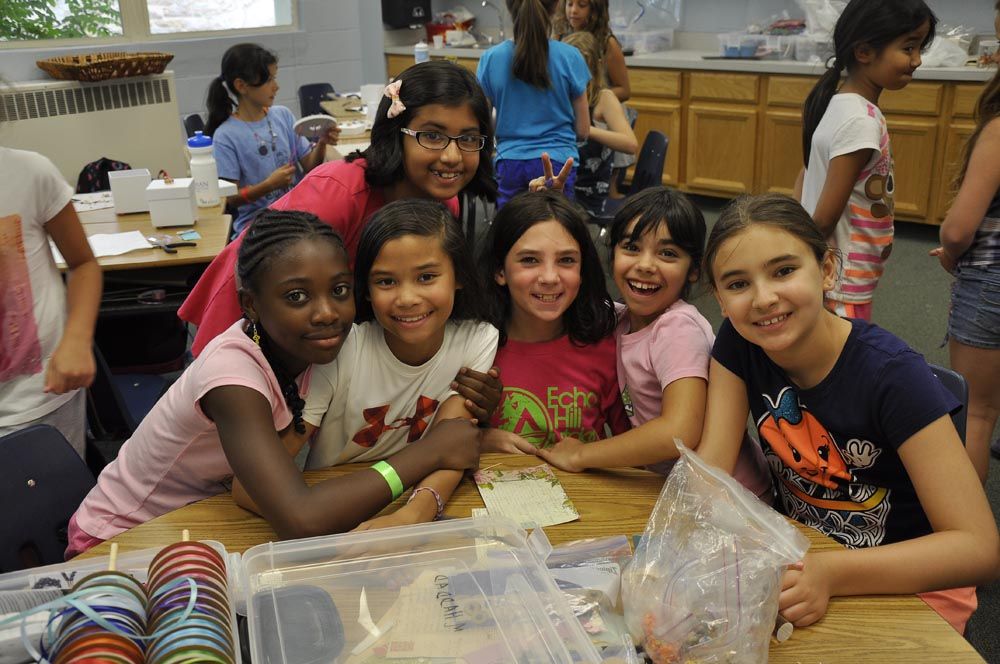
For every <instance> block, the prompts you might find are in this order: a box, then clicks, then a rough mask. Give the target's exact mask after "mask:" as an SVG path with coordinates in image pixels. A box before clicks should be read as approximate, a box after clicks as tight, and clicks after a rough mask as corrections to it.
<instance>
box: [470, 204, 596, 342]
mask: <svg viewBox="0 0 1000 664" xmlns="http://www.w3.org/2000/svg"><path fill="white" fill-rule="evenodd" d="M551 220H555V221H557V222H559V224H560V225H561V226H562V227H563V228H565V229H566V232H568V233H569V234H570V235H571V236H572V237H573V239H574V240H576V243H577V245H579V247H580V291H579V292H578V293H577V296H576V299H575V300H573V303H572V304H571V305H570V306H569V308H568V309H567V310H566V312H565V313H564V314H563V324H564V327H565V329H566V333H567V335H569V338H570V341H572V342H573V343H574V344H577V345H584V344H593V343H597V342H598V341H600V340H601V339H603V338H604V337H606V336H608V335H609V334H611V333H612V332H613V331H614V329H615V305H614V302H612V300H611V296H610V295H608V290H607V287H606V286H605V282H604V271H603V270H602V269H601V259H600V256H598V254H597V248H596V247H595V246H594V242H593V240H591V238H590V231H589V230H588V229H587V213H586V212H584V211H583V209H582V208H581V207H579V206H578V205H576V204H575V203H572V202H571V201H569V200H567V199H566V197H565V196H563V195H562V194H559V193H555V192H552V191H549V190H547V189H546V190H543V191H538V192H531V193H523V194H518V195H517V196H515V197H514V198H512V199H511V200H510V202H509V203H507V204H506V205H504V206H503V208H501V210H500V212H498V213H497V216H496V219H494V220H493V225H492V226H491V227H490V230H489V232H488V233H487V235H486V240H485V241H484V243H483V249H482V252H481V253H480V256H479V269H480V274H481V278H482V282H483V287H484V288H485V290H486V294H487V297H486V299H487V301H488V302H489V304H490V315H489V321H490V322H491V323H493V326H494V327H496V328H497V329H498V330H500V343H501V344H503V343H506V341H507V332H506V329H507V322H508V321H509V320H510V316H511V299H510V291H509V290H508V289H507V287H506V286H501V285H500V284H498V283H497V282H496V275H497V273H498V272H500V271H501V270H502V269H503V267H504V261H506V260H507V254H508V253H510V249H511V247H513V246H514V244H515V243H516V242H517V241H518V240H519V239H521V236H522V235H524V234H525V233H526V232H527V231H528V229H529V228H531V227H532V226H534V225H535V224H538V223H541V222H543V221H551Z"/></svg>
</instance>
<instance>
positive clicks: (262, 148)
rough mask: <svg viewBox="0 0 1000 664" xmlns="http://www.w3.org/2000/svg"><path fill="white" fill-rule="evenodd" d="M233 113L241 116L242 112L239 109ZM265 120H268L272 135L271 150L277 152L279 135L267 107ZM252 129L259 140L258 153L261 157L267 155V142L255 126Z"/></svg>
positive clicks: (268, 127)
mask: <svg viewBox="0 0 1000 664" xmlns="http://www.w3.org/2000/svg"><path fill="white" fill-rule="evenodd" d="M233 115H234V116H236V117H237V118H239V117H240V112H239V111H238V110H237V111H235V112H234V113H233ZM264 120H265V121H266V122H267V131H268V133H269V134H270V135H271V152H275V153H276V152H277V151H278V135H277V134H276V133H274V126H273V125H272V124H271V114H270V113H268V110H267V109H264ZM247 124H249V122H247ZM250 131H251V132H252V133H253V137H254V139H256V140H257V154H259V155H260V156H261V157H266V156H267V152H268V150H267V142H266V141H265V140H264V139H263V138H261V137H260V135H259V134H258V133H257V130H256V129H254V128H253V127H251V128H250Z"/></svg>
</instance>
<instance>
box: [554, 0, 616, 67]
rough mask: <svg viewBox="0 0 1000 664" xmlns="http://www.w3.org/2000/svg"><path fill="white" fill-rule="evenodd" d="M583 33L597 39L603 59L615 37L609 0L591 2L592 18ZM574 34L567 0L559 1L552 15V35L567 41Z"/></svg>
mask: <svg viewBox="0 0 1000 664" xmlns="http://www.w3.org/2000/svg"><path fill="white" fill-rule="evenodd" d="M583 31H585V32H589V33H591V34H592V35H594V38H595V39H597V44H598V47H599V48H600V49H601V54H602V56H601V59H602V60H603V59H604V57H603V54H604V52H605V51H606V50H607V48H608V39H609V38H611V37H614V35H613V34H612V33H611V13H610V11H609V9H608V0H590V17H589V18H588V19H587V25H585V26H584V27H583ZM572 32H573V26H571V25H570V24H569V20H568V19H567V18H566V0H559V3H558V4H557V5H556V9H555V12H553V15H552V34H554V35H555V36H556V38H557V39H561V40H563V41H566V36H567V35H569V34H570V33H572Z"/></svg>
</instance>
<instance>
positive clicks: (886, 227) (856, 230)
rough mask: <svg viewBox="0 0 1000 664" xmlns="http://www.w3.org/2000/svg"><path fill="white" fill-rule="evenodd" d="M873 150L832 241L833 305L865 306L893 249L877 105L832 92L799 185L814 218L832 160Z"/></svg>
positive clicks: (888, 153)
mask: <svg viewBox="0 0 1000 664" xmlns="http://www.w3.org/2000/svg"><path fill="white" fill-rule="evenodd" d="M866 149H867V150H874V152H873V153H872V156H871V158H870V159H869V160H868V162H867V163H866V164H865V166H864V168H862V169H861V173H860V174H859V175H858V179H857V180H856V181H855V183H854V189H853V190H852V191H851V195H850V198H849V199H848V201H847V206H846V207H845V208H844V211H843V212H841V214H840V221H838V222H837V227H836V229H835V230H834V233H833V236H832V237H831V240H832V242H831V244H832V245H833V246H834V248H836V249H838V250H839V251H840V254H841V259H842V268H841V271H840V279H839V280H838V281H837V284H836V286H834V288H833V290H832V291H830V292H828V293H827V297H828V298H830V299H831V300H836V301H837V302H851V303H867V302H871V301H872V294H873V292H874V290H875V286H877V285H878V280H879V278H880V277H881V276H882V271H883V269H884V265H885V261H886V259H887V258H888V257H889V252H891V251H892V236H893V217H894V214H893V210H894V206H893V195H894V193H895V190H896V184H895V180H894V175H893V161H892V150H891V148H890V145H889V131H888V129H886V125H885V118H884V117H883V116H882V112H881V111H880V110H879V109H878V106H876V105H875V104H873V103H871V102H870V101H868V100H867V99H865V98H864V97H862V96H861V95H858V94H854V93H853V92H844V93H840V94H835V95H834V96H833V98H832V99H831V100H830V105H829V106H828V107H827V109H826V113H824V114H823V119H822V120H820V123H819V125H818V126H817V127H816V132H815V133H814V134H813V139H812V148H811V150H810V152H809V166H808V168H806V174H805V179H804V180H803V182H802V206H803V207H804V208H805V209H806V212H808V213H809V214H813V213H814V212H815V211H816V205H817V204H818V203H819V197H820V194H822V193H823V185H825V184H826V176H827V172H828V171H829V168H830V161H831V160H832V159H833V158H834V157H839V156H841V155H845V154H850V153H852V152H857V151H858V150H866Z"/></svg>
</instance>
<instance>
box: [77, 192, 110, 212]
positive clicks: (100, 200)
mask: <svg viewBox="0 0 1000 664" xmlns="http://www.w3.org/2000/svg"><path fill="white" fill-rule="evenodd" d="M71 200H72V201H73V209H74V210H76V211H77V212H90V211H91V210H101V209H104V208H110V207H114V206H115V199H114V196H112V195H111V192H110V191H95V192H94V193H92V194H73V198H72V199H71Z"/></svg>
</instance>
